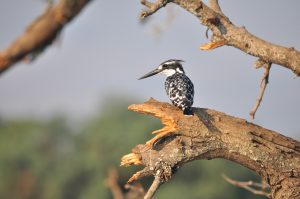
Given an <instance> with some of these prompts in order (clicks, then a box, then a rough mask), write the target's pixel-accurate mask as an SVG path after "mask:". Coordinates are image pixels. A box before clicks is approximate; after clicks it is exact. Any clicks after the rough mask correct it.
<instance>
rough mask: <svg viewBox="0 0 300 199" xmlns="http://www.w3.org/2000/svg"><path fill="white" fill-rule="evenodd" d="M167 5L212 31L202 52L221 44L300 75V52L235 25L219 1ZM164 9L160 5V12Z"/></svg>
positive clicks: (180, 1) (190, 0)
mask: <svg viewBox="0 0 300 199" xmlns="http://www.w3.org/2000/svg"><path fill="white" fill-rule="evenodd" d="M160 1H161V0H159V1H157V3H159V2H160ZM168 2H174V3H176V4H178V5H179V6H181V7H182V8H184V9H185V10H187V11H188V12H190V13H192V14H193V15H195V16H196V17H197V18H198V19H199V20H200V22H201V23H202V24H203V25H205V26H207V27H208V28H209V29H210V30H211V31H212V33H213V36H212V42H210V43H209V44H208V45H205V46H204V47H202V48H201V49H205V50H207V49H213V48H216V47H219V46H222V45H228V46H233V47H235V48H238V49H240V50H242V51H243V52H245V53H247V54H249V55H252V56H255V57H258V58H260V59H261V60H264V61H265V62H267V63H274V64H278V65H281V66H283V67H285V68H288V69H290V70H292V71H293V72H294V73H295V74H296V75H298V76H299V75H300V52H299V51H297V50H295V48H293V47H289V48H287V47H283V46H279V45H276V44H273V43H270V42H267V41H265V40H263V39H260V38H259V37H257V36H255V35H253V34H251V33H250V32H248V31H247V30H246V29H245V27H237V26H235V25H234V24H233V23H232V22H231V21H230V20H229V19H228V17H226V16H225V15H224V14H223V13H222V11H221V9H220V7H219V4H218V1H217V0H210V6H211V7H209V6H207V5H206V4H205V3H203V1H202V0H173V1H171V0H169V1H164V3H168ZM164 5H165V4H164ZM161 7H162V6H158V7H157V9H159V8H161ZM157 9H156V10H157ZM156 10H155V11H156Z"/></svg>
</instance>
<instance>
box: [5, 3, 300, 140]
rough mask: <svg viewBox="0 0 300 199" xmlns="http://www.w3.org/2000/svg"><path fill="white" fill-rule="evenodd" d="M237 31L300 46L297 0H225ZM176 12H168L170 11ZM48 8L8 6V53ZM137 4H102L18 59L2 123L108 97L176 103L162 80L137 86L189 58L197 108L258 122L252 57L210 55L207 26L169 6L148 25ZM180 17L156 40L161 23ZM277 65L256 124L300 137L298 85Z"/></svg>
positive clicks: (89, 110)
mask: <svg viewBox="0 0 300 199" xmlns="http://www.w3.org/2000/svg"><path fill="white" fill-rule="evenodd" d="M220 3H221V7H222V9H223V11H224V12H225V14H226V15H227V16H228V17H229V18H230V19H231V20H232V21H233V22H234V23H235V24H236V25H239V26H243V25H244V26H246V28H247V29H248V30H249V31H250V32H252V33H254V34H256V35H257V36H259V37H262V38H264V39H266V40H268V41H271V42H275V43H277V44H281V45H285V46H289V47H291V46H294V47H295V48H296V49H298V50H299V49H300V26H299V19H300V12H299V8H300V1H299V0H290V1H288V2H287V1H282V0H265V1H259V0H252V1H237V0H226V1H225V0H220ZM168 7H169V8H168ZM44 8H45V3H44V2H43V1H41V0H1V1H0V13H1V14H0V27H1V36H0V49H4V48H5V47H7V45H9V44H10V43H11V42H12V41H13V40H14V39H15V38H16V37H17V36H18V35H20V34H21V33H22V32H23V31H24V28H25V27H26V26H27V25H28V24H29V23H30V22H31V21H32V20H33V19H34V18H35V17H37V16H38V15H39V14H40V13H41V12H42V11H43V9H44ZM142 8H143V7H142V6H141V5H140V3H139V0H128V1H126V0H94V1H93V2H92V3H91V4H90V5H89V6H88V7H87V8H86V9H85V10H84V12H83V13H82V14H81V15H80V16H79V17H78V18H76V19H75V20H74V21H73V22H72V23H71V24H70V25H68V27H67V28H66V29H65V31H64V32H63V34H62V37H61V42H60V43H57V44H55V45H54V46H52V47H50V48H48V49H47V50H46V52H44V53H43V54H42V55H41V56H40V57H39V58H38V59H37V60H36V61H35V62H34V63H31V64H25V63H20V64H18V65H17V66H15V67H13V69H11V70H9V71H8V72H6V73H5V74H4V75H2V76H0V117H44V116H49V115H52V114H53V113H65V114H68V115H70V116H72V117H74V116H75V117H79V118H82V117H83V118H84V117H86V116H89V115H91V114H93V113H94V112H95V110H97V111H98V110H99V106H100V105H101V104H102V103H103V102H104V101H105V100H106V99H107V96H109V95H120V96H122V95H128V96H132V97H136V98H137V99H138V101H137V103H140V102H142V101H145V100H147V99H148V98H149V97H154V98H156V99H159V100H162V101H168V98H167V96H166V95H165V91H164V86H163V85H164V77H163V76H157V77H153V78H149V79H146V80H143V81H138V80H137V78H138V77H140V76H141V75H142V74H144V73H145V72H148V71H149V70H151V69H153V68H154V67H156V66H157V65H158V64H160V63H161V62H162V61H165V60H166V59H170V58H176V59H183V60H185V61H186V62H185V64H184V68H185V71H186V73H187V75H188V76H189V77H190V78H191V79H192V81H193V82H194V84H195V93H196V94H195V104H194V105H195V106H197V107H208V108H213V109H216V110H219V111H222V112H225V113H227V114H230V115H234V116H238V117H242V118H245V119H247V120H250V118H249V115H248V113H249V111H250V109H251V108H252V106H253V104H254V102H255V100H256V98H257V95H258V92H259V79H260V78H261V75H262V73H263V71H262V70H255V69H254V68H253V67H252V66H253V62H254V61H255V58H254V57H251V56H249V55H246V54H245V53H242V52H241V51H239V50H236V49H234V48H232V47H222V48H219V49H216V50H214V51H210V52H203V51H200V50H199V49H198V47H199V46H200V45H201V44H203V43H205V42H207V40H206V38H205V29H206V28H205V27H203V26H202V25H200V24H199V23H198V20H197V19H196V17H194V16H192V15H191V14H189V13H187V12H186V11H185V10H183V9H181V8H179V7H178V6H172V7H170V6H167V8H165V9H161V10H160V11H159V12H158V13H156V14H155V15H153V17H152V18H151V20H150V21H149V23H147V24H144V25H142V24H140V23H139V21H138V16H139V13H140V11H141V9H142ZM170 8H172V11H173V12H175V13H176V17H175V19H174V21H173V22H172V23H171V24H169V25H168V26H167V27H166V29H165V30H164V31H163V33H162V34H160V35H159V36H158V37H157V36H154V35H153V34H152V33H151V32H153V30H154V27H155V26H157V25H161V24H163V23H164V21H165V20H166V11H167V9H170ZM293 77H294V76H293V74H292V72H291V71H289V70H286V69H284V68H282V67H278V66H276V65H274V66H273V67H272V70H271V76H270V84H269V85H268V88H267V90H266V93H265V97H264V99H263V102H262V105H261V107H260V109H259V110H258V112H257V115H256V119H255V120H254V122H255V123H257V124H260V125H263V126H264V127H267V128H270V129H273V130H276V131H279V132H281V133H283V134H286V135H290V136H293V137H299V135H300V124H299V122H300V117H299V115H300V106H299V102H300V92H299V90H300V79H299V78H296V79H293Z"/></svg>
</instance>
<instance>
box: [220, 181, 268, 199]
mask: <svg viewBox="0 0 300 199" xmlns="http://www.w3.org/2000/svg"><path fill="white" fill-rule="evenodd" d="M223 178H224V179H225V180H226V181H227V182H228V183H230V184H232V185H234V186H237V187H240V188H243V189H246V190H247V191H250V192H251V193H253V194H255V195H261V196H266V197H267V198H271V194H270V193H268V192H266V191H264V190H263V189H264V187H263V185H262V184H259V183H255V182H253V181H247V182H241V181H236V180H233V179H231V178H229V177H228V176H226V175H223ZM253 187H258V188H260V190H257V189H255V188H253Z"/></svg>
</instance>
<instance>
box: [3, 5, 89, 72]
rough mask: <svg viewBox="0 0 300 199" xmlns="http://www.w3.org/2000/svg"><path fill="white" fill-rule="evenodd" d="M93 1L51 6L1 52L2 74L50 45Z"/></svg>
mask: <svg viewBox="0 0 300 199" xmlns="http://www.w3.org/2000/svg"><path fill="white" fill-rule="evenodd" d="M90 1H91V0H72V1H70V0H60V1H59V2H58V3H57V4H56V5H54V6H52V5H50V6H49V7H48V8H47V9H46V10H45V12H44V13H43V14H42V15H41V16H39V17H38V18H37V19H35V20H34V21H33V22H32V23H31V24H30V25H29V26H28V28H27V30H26V31H25V32H24V33H23V34H22V35H21V36H20V37H19V38H17V39H16V40H15V41H14V42H13V43H12V44H11V45H10V46H9V47H8V48H7V49H5V50H3V51H2V52H0V74H1V73H2V72H4V71H5V70H7V69H8V68H9V67H11V66H13V65H14V64H15V63H17V62H19V61H20V60H22V59H24V58H26V57H27V56H29V55H31V54H33V53H36V52H39V51H41V50H43V49H45V48H46V47H47V46H48V45H50V44H51V43H52V42H53V41H54V40H55V38H56V37H57V35H58V34H59V33H60V31H61V30H62V28H63V27H64V26H65V25H66V24H67V23H68V22H70V21H71V20H72V19H73V18H74V17H75V16H76V15H77V14H78V13H79V12H80V11H81V10H82V9H83V8H84V7H85V5H87V4H88V3H89V2H90Z"/></svg>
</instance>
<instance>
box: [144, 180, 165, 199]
mask: <svg viewBox="0 0 300 199" xmlns="http://www.w3.org/2000/svg"><path fill="white" fill-rule="evenodd" d="M160 185H161V180H160V176H159V175H156V176H155V178H154V180H153V183H152V185H151V186H150V188H149V189H148V191H147V193H146V195H145V197H144V199H151V198H152V197H153V196H154V194H155V192H156V191H157V189H158V188H159V186H160Z"/></svg>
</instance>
